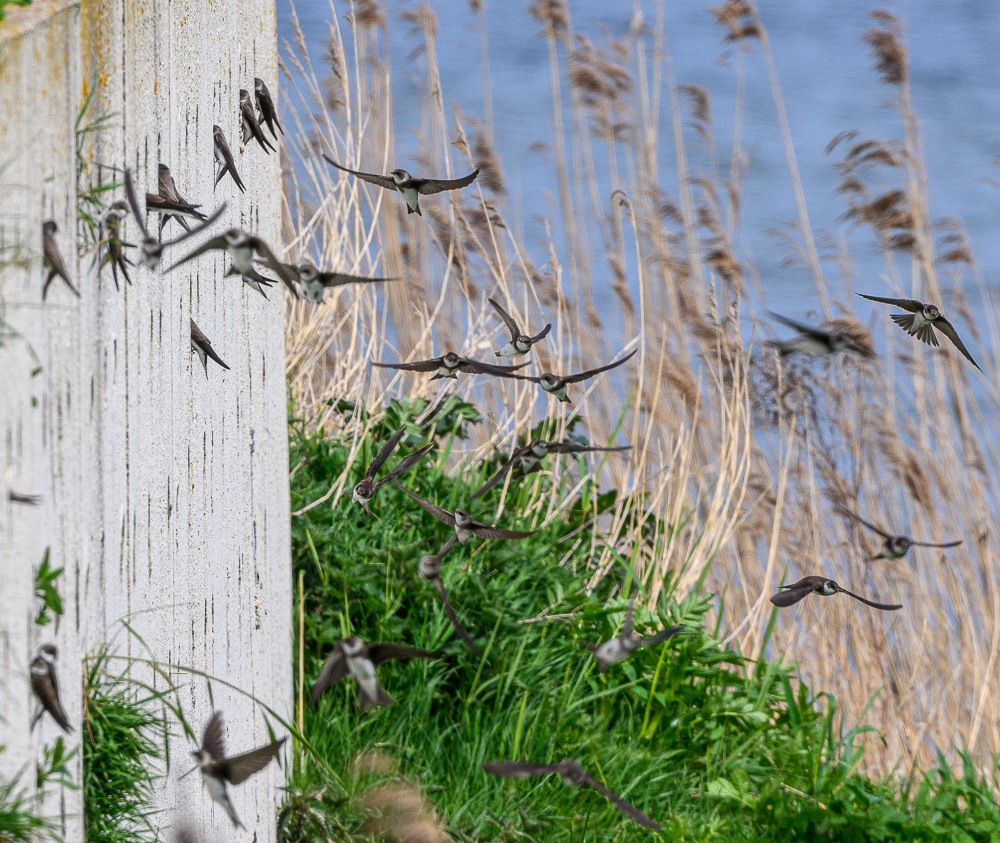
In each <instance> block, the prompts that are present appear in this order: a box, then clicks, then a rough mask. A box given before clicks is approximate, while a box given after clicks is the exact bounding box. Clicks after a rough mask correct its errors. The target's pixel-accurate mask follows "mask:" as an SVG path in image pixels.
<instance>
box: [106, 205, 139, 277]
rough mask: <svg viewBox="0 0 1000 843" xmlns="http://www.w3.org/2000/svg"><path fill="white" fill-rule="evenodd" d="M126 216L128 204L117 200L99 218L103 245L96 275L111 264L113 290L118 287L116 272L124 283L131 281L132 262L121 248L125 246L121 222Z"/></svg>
mask: <svg viewBox="0 0 1000 843" xmlns="http://www.w3.org/2000/svg"><path fill="white" fill-rule="evenodd" d="M127 216H128V203H127V202H125V200H124V199H119V200H118V201H117V202H113V203H112V204H111V205H109V206H108V210H107V211H105V212H104V216H103V217H101V242H102V243H103V244H104V251H102V252H101V259H100V261H99V265H98V268H97V271H98V273H100V271H101V270H102V269H104V267H105V266H107V265H108V264H109V263H110V264H111V274H112V277H113V278H114V279H115V289H116V290H118V289H120V288H119V286H118V270H119V269H120V270H121V271H122V274H123V275H124V276H125V281H126V282H127V283H129V284H131V283H132V279H131V278H129V277H128V268H129V266H135V264H134V263H132V261H130V260H129V259H128V258H127V257H125V252H124V250H123V247H124V246H126V245H129V244H126V243H125V242H124V241H123V240H122V233H121V231H122V222H124V220H125V217H127Z"/></svg>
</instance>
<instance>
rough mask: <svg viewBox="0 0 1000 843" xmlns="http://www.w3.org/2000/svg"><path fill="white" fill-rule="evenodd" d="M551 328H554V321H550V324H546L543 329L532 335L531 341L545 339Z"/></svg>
mask: <svg viewBox="0 0 1000 843" xmlns="http://www.w3.org/2000/svg"><path fill="white" fill-rule="evenodd" d="M551 330H552V323H551V322H549V324H548V325H546V326H545V327H544V328H542V330H540V331H539V332H538V333H537V334H535V335H534V336H533V337H531V341H532V342H533V343H536V342H538V341H539V340H543V339H545V338H546V337H547V336H548V335H549V331H551Z"/></svg>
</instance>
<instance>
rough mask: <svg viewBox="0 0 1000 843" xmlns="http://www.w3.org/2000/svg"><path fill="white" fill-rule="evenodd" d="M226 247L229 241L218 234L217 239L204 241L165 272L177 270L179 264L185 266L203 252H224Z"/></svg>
mask: <svg viewBox="0 0 1000 843" xmlns="http://www.w3.org/2000/svg"><path fill="white" fill-rule="evenodd" d="M228 245H229V241H228V240H227V239H226V235H225V234H220V235H218V236H217V237H212V238H210V239H208V240H206V241H205V242H204V243H202V244H201V245H200V246H199V247H198V248H197V249H194V250H193V251H190V252H188V253H187V254H186V255H185V256H184V257H182V258H181V259H180V260H179V261H177V262H176V263H175V264H173V265H172V266H171V267H170V268H169V269H167V270H166V271H167V272H170V271H171V270H172V269H177V267H179V266H180V265H181V264H185V263H187V262H188V261H190V260H194V259H195V258H196V257H198V256H199V255H203V254H205V252H211V251H212V250H213V249H221V250H223V251H225V249H226V247H227V246H228Z"/></svg>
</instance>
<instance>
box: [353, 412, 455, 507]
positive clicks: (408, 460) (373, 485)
mask: <svg viewBox="0 0 1000 843" xmlns="http://www.w3.org/2000/svg"><path fill="white" fill-rule="evenodd" d="M405 433H406V430H405V428H400V429H399V430H397V431H396V432H395V433H394V434H393V435H392V436H391V437H390V438H389V440H388V441H387V442H386V443H385V444H384V445H383V446H382V447H381V448H380V449H379V452H378V453H377V454H376V455H375V459H373V460H372V461H371V463H370V464H369V466H368V470H367V471H366V472H365V476H364V478H363V479H362V480H361V482H360V483H358V485H357V486H355V487H354V493H353V494H352V495H351V500H352V501H354V503H359V504H361V506H362V507H363V508H364V510H365V512H367V513H368V514H369V515H374V514H375V513H374V512H372V511H371V510H370V509H369V508H368V501H370V500H371V499H372V497H373V496H374V495H375V492H376V491H377V490H378V489H379V487H380V486H384V485H385V484H386V483H388V482H389V481H390V480H394V479H395V478H397V477H399V475H401V474H402V473H403V472H405V471H408V470H409V469H410V468H412V467H413V466H415V465H416V464H417V463H418V462H420V460H422V459H423V458H424V457H425V456H427V454H429V453H430V452H431V451H433V450H434V447H435V446H434V443H433V442H432V443H431V444H430V445H425V446H424V447H423V448H420V449H418V450H416V451H414V452H413V453H412V454H409V455H408V456H406V457H405V458H403V459H402V460H400V461H399V464H398V465H397V466H396V467H395V468H394V469H393V470H392V471H390V472H389V473H388V474H386V475H385V476H384V477H381V478H379V479H378V480H376V479H375V474H376V473H377V472H378V470H379V469H380V468H381V467H382V464H383V463H384V462H385V461H386V460H387V459H389V455H390V454H391V453H392V452H393V451H394V450H395V448H396V445H398V444H399V440H400V439H402V438H403V435H404V434H405ZM376 517H377V516H376Z"/></svg>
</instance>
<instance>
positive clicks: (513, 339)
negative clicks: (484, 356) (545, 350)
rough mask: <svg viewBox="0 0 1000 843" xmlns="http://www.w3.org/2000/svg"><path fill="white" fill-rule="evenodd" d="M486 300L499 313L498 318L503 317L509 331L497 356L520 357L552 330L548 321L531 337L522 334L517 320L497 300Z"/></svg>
mask: <svg viewBox="0 0 1000 843" xmlns="http://www.w3.org/2000/svg"><path fill="white" fill-rule="evenodd" d="M488 301H489V303H490V304H491V305H493V309H494V310H495V311H496V312H497V313H499V314H500V318H501V319H503V323H504V324H505V325H506V326H507V330H508V331H510V342H509V343H507V345H505V346H504V347H503V348H501V349H500V350H499V351H498V352H496V355H497V357H522V356H524V355H525V354H527V353H528V352H529V351H531V346H533V345H534V344H535V343H536V342H539V341H540V340H543V339H545V338H546V337H547V336H548V335H549V331H551V330H552V323H551V322H550V323H549V324H548V325H546V326H545V327H544V328H542V330H541V331H539V332H538V333H537V334H535V335H534V336H533V337H529V336H527V335H526V334H522V333H521V329H520V328H519V327H518V324H517V322H515V321H514V319H513V317H511V315H510V314H509V313H508V312H507V311H506V310H504V309H503V308H502V307H501V306H500V304H499V302H497V301H496V300H495V299H488Z"/></svg>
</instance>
